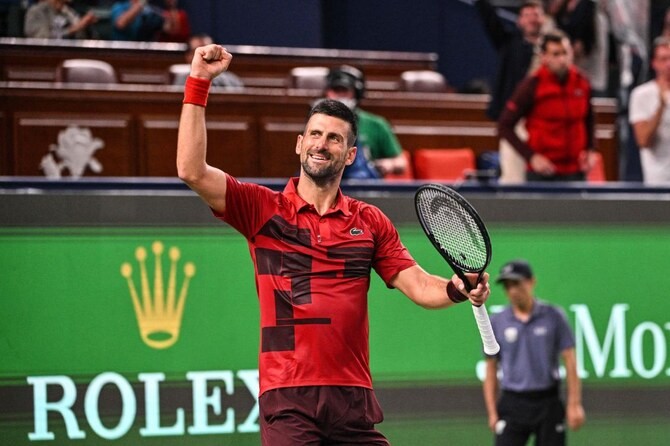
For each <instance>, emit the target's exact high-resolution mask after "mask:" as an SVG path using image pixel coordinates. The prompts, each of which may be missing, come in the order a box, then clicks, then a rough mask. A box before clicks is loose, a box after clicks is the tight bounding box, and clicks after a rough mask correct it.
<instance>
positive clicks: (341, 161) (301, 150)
mask: <svg viewBox="0 0 670 446" xmlns="http://www.w3.org/2000/svg"><path fill="white" fill-rule="evenodd" d="M350 132H351V126H350V125H349V123H348V122H346V121H343V120H341V119H339V118H335V117H333V116H328V115H324V114H320V113H317V114H315V115H313V116H312V117H311V118H310V119H309V121H308V122H307V125H306V126H305V133H304V134H303V135H299V136H298V142H297V144H296V149H295V152H296V153H297V154H298V155H300V164H301V166H302V169H303V171H304V172H305V174H307V176H309V177H310V178H312V179H313V180H314V181H315V182H316V183H327V182H329V181H332V180H334V179H336V178H338V177H339V176H341V175H342V171H343V170H344V167H345V166H347V165H350V164H351V163H353V162H354V158H355V157H356V148H355V147H349V144H350V143H353V141H349V134H350Z"/></svg>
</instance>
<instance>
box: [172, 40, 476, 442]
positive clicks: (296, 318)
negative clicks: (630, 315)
mask: <svg viewBox="0 0 670 446" xmlns="http://www.w3.org/2000/svg"><path fill="white" fill-rule="evenodd" d="M231 59H232V55H230V54H229V53H228V52H227V51H225V49H224V48H222V47H220V46H218V45H209V46H206V47H204V48H198V49H197V50H196V51H195V55H194V57H193V63H192V64H191V76H190V77H189V78H188V82H187V84H186V88H185V90H184V100H183V103H184V104H183V106H182V114H181V118H180V121H179V133H178V135H179V136H178V141H177V169H178V172H179V177H180V178H181V179H182V180H183V181H184V182H185V183H186V184H188V185H189V187H191V188H192V189H193V190H194V191H195V192H196V193H198V194H199V195H200V197H201V198H202V199H203V200H204V201H205V202H206V203H207V205H208V206H209V207H210V208H211V209H212V211H213V212H214V214H215V216H217V217H218V218H220V219H221V220H223V221H225V222H227V223H228V224H230V225H231V226H232V227H233V228H235V229H236V230H237V231H239V232H240V234H242V235H243V236H244V237H245V238H246V239H247V241H248V243H249V249H250V252H251V256H252V259H253V263H254V269H255V273H256V285H257V286H256V289H257V294H258V300H259V302H260V312H261V316H260V324H261V329H260V332H261V333H260V334H261V339H260V352H259V371H260V374H259V375H260V391H259V393H260V395H259V398H258V405H259V410H260V416H259V421H260V434H261V444H262V445H264V446H268V445H272V446H280V445H308V444H309V445H320V444H340V445H344V444H349V445H352V444H365V445H380V446H381V445H388V444H389V443H388V440H387V439H386V438H385V437H384V435H383V434H382V433H380V432H379V431H378V430H377V429H376V427H375V425H376V424H377V423H379V422H381V421H382V419H383V413H382V410H381V408H380V406H379V404H378V402H377V399H376V396H375V394H374V391H373V388H372V378H371V374H370V367H369V339H368V331H369V322H368V310H367V293H368V288H369V286H370V273H371V270H372V269H373V268H374V269H375V270H376V271H377V272H378V273H379V275H380V276H381V277H382V278H383V280H384V281H385V282H386V284H387V285H388V286H389V287H392V288H397V289H398V290H400V291H401V292H403V293H404V294H405V295H406V296H407V297H408V298H409V299H410V300H412V301H413V302H414V303H416V304H418V305H421V306H423V307H425V308H436V309H437V308H446V307H451V306H453V305H455V304H456V303H457V302H464V301H466V300H470V302H471V303H473V304H475V305H482V304H483V303H484V302H485V301H486V299H487V298H488V295H489V285H488V274H487V273H484V275H483V277H482V281H481V282H480V283H479V284H477V287H476V288H475V289H474V290H472V291H471V292H469V293H466V292H465V291H464V290H465V287H464V284H463V281H462V280H460V279H458V276H456V275H455V274H454V275H453V276H452V278H451V280H447V279H445V278H441V277H439V276H436V275H431V274H429V273H427V272H426V271H425V270H423V269H422V268H421V267H420V266H419V265H418V264H417V263H416V261H414V259H413V258H412V257H411V255H410V254H409V252H408V251H407V249H406V248H405V247H404V246H403V245H402V243H401V241H400V239H399V236H398V232H397V230H396V229H395V228H394V227H393V225H392V224H391V222H390V221H389V219H388V217H386V216H385V215H384V214H383V213H382V212H381V211H380V210H379V209H378V208H376V207H374V206H371V205H368V204H366V203H364V202H361V201H359V200H356V199H353V198H351V197H347V196H345V195H343V194H342V191H341V190H340V182H341V179H342V174H343V171H344V166H345V165H346V164H350V163H351V162H353V159H354V157H355V152H356V147H355V146H354V145H353V144H354V141H355V140H356V127H357V125H356V122H357V118H356V116H355V115H354V113H353V112H352V110H351V109H349V108H348V107H346V106H345V105H344V104H343V103H341V102H339V101H336V100H328V99H327V100H324V101H321V102H319V103H318V104H317V105H316V106H314V107H313V108H312V109H311V110H310V112H309V114H308V118H307V123H306V124H305V128H304V131H303V132H302V134H300V135H298V136H297V139H296V142H295V146H293V147H292V151H293V154H294V156H295V155H297V156H299V158H300V174H299V177H298V178H291V179H290V180H289V181H288V184H287V185H286V188H285V189H284V190H283V191H282V192H278V191H272V190H270V189H268V188H267V187H264V186H260V185H258V184H254V183H250V182H242V181H239V180H237V179H236V178H234V177H232V176H231V175H230V174H228V173H226V172H224V171H222V170H220V169H219V168H217V167H214V166H211V165H209V164H208V163H207V159H206V158H207V155H206V152H207V150H208V147H207V145H208V142H207V137H206V133H207V126H206V120H205V118H206V110H205V107H206V103H207V94H208V87H209V82H210V80H211V79H213V78H214V77H216V76H217V75H218V74H219V73H221V72H222V71H224V70H226V69H227V68H228V66H229V64H230V62H231ZM474 278H475V276H474V275H473V274H469V275H468V280H473V279H474ZM459 290H463V291H459ZM246 297H247V298H251V296H246ZM233 305H234V303H233Z"/></svg>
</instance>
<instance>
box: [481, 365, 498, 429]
mask: <svg viewBox="0 0 670 446" xmlns="http://www.w3.org/2000/svg"><path fill="white" fill-rule="evenodd" d="M483 391H484V404H485V405H486V413H487V415H488V424H489V428H490V429H491V430H492V431H494V432H495V426H496V423H497V422H498V409H497V407H496V399H497V395H498V360H497V359H496V358H494V357H488V358H486V376H485V377H484V383H483Z"/></svg>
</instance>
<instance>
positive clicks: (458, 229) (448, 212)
mask: <svg viewBox="0 0 670 446" xmlns="http://www.w3.org/2000/svg"><path fill="white" fill-rule="evenodd" d="M417 204H418V208H419V210H420V211H421V214H422V216H423V219H424V222H425V223H426V225H427V227H428V228H429V230H430V232H431V233H432V235H433V237H434V238H435V240H436V242H437V243H438V244H439V245H440V248H441V249H442V250H443V251H444V252H446V253H447V255H448V256H449V258H450V259H451V260H452V261H453V262H454V263H455V264H456V265H458V266H459V267H461V268H462V269H463V270H465V271H472V272H475V271H481V270H483V269H484V268H485V267H486V265H487V262H488V258H487V249H486V239H485V237H484V235H483V233H482V229H481V228H480V226H479V224H478V223H477V221H476V220H475V219H474V218H473V217H472V215H471V213H470V212H469V211H468V210H467V209H466V208H465V207H464V206H463V204H462V203H461V202H459V201H458V200H456V199H455V198H453V197H451V196H449V195H447V194H445V193H443V192H440V191H437V190H432V189H426V190H423V191H422V193H421V195H420V196H418V197H417Z"/></svg>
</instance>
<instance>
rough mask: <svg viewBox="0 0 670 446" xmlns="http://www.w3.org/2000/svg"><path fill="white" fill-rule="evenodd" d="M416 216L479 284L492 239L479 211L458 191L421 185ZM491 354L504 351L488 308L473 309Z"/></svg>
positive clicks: (456, 266) (461, 272)
mask: <svg viewBox="0 0 670 446" xmlns="http://www.w3.org/2000/svg"><path fill="white" fill-rule="evenodd" d="M414 205H415V207H416V214H417V216H418V217H419V222H420V223H421V227H422V228H423V230H424V232H425V233H426V235H427V236H428V239H429V240H430V241H431V243H432V244H433V246H435V249H437V251H438V252H439V253H440V254H442V257H444V259H445V260H446V261H447V263H448V264H449V266H450V267H451V269H452V270H454V272H455V273H456V274H457V275H458V277H460V278H461V280H463V283H464V284H465V287H466V288H467V290H468V291H472V289H473V288H474V287H473V286H472V284H471V283H470V280H469V279H468V278H467V277H466V275H465V273H476V274H478V276H477V283H478V282H479V280H480V279H481V277H482V274H484V270H485V269H486V267H487V266H488V265H489V262H490V261H491V239H490V238H489V233H488V231H487V230H486V226H484V222H482V219H481V218H479V215H478V214H477V211H475V209H474V208H473V207H472V206H471V205H470V203H468V202H467V200H466V199H465V198H463V197H462V196H461V195H460V194H459V193H458V192H456V191H455V190H453V189H451V188H449V187H446V186H442V185H440V184H426V185H423V186H421V187H420V188H419V189H418V190H417V191H416V194H415V195H414ZM472 309H473V311H474V314H475V320H476V321H477V327H478V328H479V334H480V336H481V338H482V344H483V345H484V352H485V353H486V354H487V355H495V354H496V353H498V351H499V350H500V346H499V345H498V342H497V341H496V338H495V336H494V334H493V329H492V328H491V321H490V320H489V315H488V313H487V311H486V307H485V306H484V305H481V306H479V307H477V306H474V305H473V306H472Z"/></svg>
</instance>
